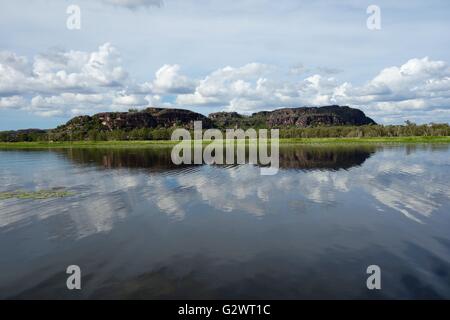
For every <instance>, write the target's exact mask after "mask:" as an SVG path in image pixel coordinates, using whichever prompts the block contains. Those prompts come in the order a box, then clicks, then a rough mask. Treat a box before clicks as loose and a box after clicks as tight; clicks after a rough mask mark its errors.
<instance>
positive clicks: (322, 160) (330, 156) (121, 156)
mask: <svg viewBox="0 0 450 320" xmlns="http://www.w3.org/2000/svg"><path fill="white" fill-rule="evenodd" d="M171 150H172V149H171V148H170V147H162V148H146V149H132V150H130V149H57V150H54V152H57V153H60V154H63V155H64V156H65V157H67V158H68V159H70V160H71V161H74V162H75V163H78V164H95V165H98V166H100V167H103V168H106V169H115V168H146V169H150V170H151V171H156V172H159V171H171V170H178V169H186V168H188V167H195V166H196V165H175V164H173V163H172V160H171V157H170V154H171ZM246 151H247V152H246V162H247V163H248V149H247V150H246ZM224 152H225V151H224ZM375 152H376V147H375V146H361V145H360V146H332V147H330V146H326V147H325V146H281V147H280V168H281V169H298V170H302V169H304V170H308V169H329V170H340V169H349V168H351V167H354V166H360V165H362V164H363V163H364V161H366V160H367V159H368V158H369V157H370V156H371V155H372V154H374V153H375ZM224 159H225V156H224Z"/></svg>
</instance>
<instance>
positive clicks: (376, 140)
mask: <svg viewBox="0 0 450 320" xmlns="http://www.w3.org/2000/svg"><path fill="white" fill-rule="evenodd" d="M279 141H280V145H289V144H294V145H315V144H318V145H321V144H337V145H339V144H424V143H425V144H434V143H441V144H442V143H444V144H445V143H450V136H437V137H436V136H433V137H430V136H411V137H373V138H285V139H280V140H279ZM179 142H180V141H172V140H133V141H128V140H119V141H72V142H69V141H61V142H0V149H21V148H25V149H38V148H51V149H53V148H146V147H148V148H156V147H171V146H174V145H176V144H178V143H179ZM209 142H210V140H202V143H203V144H208V143H209ZM237 142H238V143H243V142H244V140H237ZM250 142H252V143H253V141H250ZM250 142H249V141H248V140H246V143H250ZM269 142H270V141H269Z"/></svg>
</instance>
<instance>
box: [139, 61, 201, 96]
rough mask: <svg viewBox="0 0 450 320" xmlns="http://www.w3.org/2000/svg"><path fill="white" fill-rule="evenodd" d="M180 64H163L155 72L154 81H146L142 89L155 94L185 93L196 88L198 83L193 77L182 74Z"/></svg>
mask: <svg viewBox="0 0 450 320" xmlns="http://www.w3.org/2000/svg"><path fill="white" fill-rule="evenodd" d="M180 69H181V68H180V66H179V65H177V64H174V65H169V64H165V65H163V66H162V67H161V68H160V69H159V70H158V71H156V73H155V79H154V80H153V82H146V83H144V84H143V85H142V86H141V89H142V90H143V91H144V92H146V91H148V92H152V93H154V94H185V93H190V92H192V91H193V90H194V89H195V86H196V83H195V81H193V80H192V79H189V78H188V77H186V76H184V75H181V74H180Z"/></svg>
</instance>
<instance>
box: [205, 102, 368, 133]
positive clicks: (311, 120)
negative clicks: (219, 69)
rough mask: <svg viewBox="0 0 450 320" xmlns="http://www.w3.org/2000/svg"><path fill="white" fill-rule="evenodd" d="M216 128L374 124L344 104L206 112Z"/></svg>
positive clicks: (356, 110)
mask: <svg viewBox="0 0 450 320" xmlns="http://www.w3.org/2000/svg"><path fill="white" fill-rule="evenodd" d="M209 118H210V119H211V120H213V122H214V124H216V125H218V126H219V127H224V126H231V127H234V126H237V127H248V126H255V127H261V126H264V127H268V128H283V127H302V128H304V127H312V126H324V125H325V126H331V125H367V124H375V121H373V120H372V119H371V118H369V117H367V116H366V115H365V114H364V112H362V111H361V110H359V109H354V108H350V107H347V106H343V107H340V106H337V105H333V106H325V107H301V108H283V109H277V110H274V111H261V112H257V113H253V114H252V115H251V116H242V115H239V114H237V113H236V112H217V113H212V114H210V115H209Z"/></svg>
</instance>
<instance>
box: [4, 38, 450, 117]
mask: <svg viewBox="0 0 450 320" xmlns="http://www.w3.org/2000/svg"><path fill="white" fill-rule="evenodd" d="M305 70H308V69H307V68H305V67H304V66H303V65H298V66H297V67H295V68H294V69H292V68H291V69H290V70H282V69H280V68H278V67H276V66H272V65H267V64H263V63H256V62H253V63H248V64H245V65H243V66H240V67H232V66H227V67H223V68H219V69H217V70H215V71H212V72H210V73H209V74H207V75H206V76H204V77H203V78H200V79H198V78H197V79H194V78H191V77H189V76H187V75H185V74H183V73H182V72H181V66H180V65H177V64H165V65H163V66H162V67H160V68H159V69H158V70H157V71H156V72H155V74H154V76H153V77H152V78H150V79H149V80H148V81H146V82H142V83H139V82H138V81H136V80H135V79H133V78H132V77H130V76H129V75H128V72H127V71H126V70H125V68H124V67H123V66H122V59H121V55H120V53H119V51H118V50H117V49H116V48H115V47H114V46H112V45H111V44H109V43H105V44H103V45H101V46H99V47H98V49H97V50H94V51H93V52H85V51H75V50H70V51H60V50H57V51H52V52H49V53H45V54H40V55H37V56H35V57H33V58H32V59H29V58H27V57H23V56H19V55H17V54H15V53H14V52H7V51H2V52H0V108H2V109H6V108H16V109H24V110H27V111H29V112H32V113H35V114H38V115H41V116H73V115H78V114H83V113H87V114H91V113H94V112H100V111H108V110H116V111H124V110H128V109H129V108H145V107H147V106H169V107H170V106H171V107H181V108H188V109H190V108H200V109H201V108H202V107H210V108H215V109H216V110H229V111H237V112H242V113H251V112H256V111H260V110H271V109H275V108H281V107H298V106H320V105H329V104H340V105H349V106H353V107H358V108H361V109H362V110H363V111H365V112H366V113H367V114H368V115H369V116H371V117H373V118H375V120H377V121H379V122H384V123H390V122H395V123H399V122H400V123H401V122H403V121H404V120H406V119H409V120H413V121H417V122H430V121H435V122H439V121H441V122H442V121H449V120H450V108H449V106H450V67H449V66H448V64H447V63H446V62H444V61H436V60H432V59H430V58H428V57H424V58H414V59H411V60H409V61H407V62H406V63H404V64H402V65H400V66H392V67H387V68H385V69H383V70H381V71H380V72H379V73H378V74H376V75H374V77H373V78H372V79H370V80H369V81H367V82H366V83H364V84H362V85H357V86H355V85H353V84H352V83H350V82H343V81H340V80H339V79H337V78H336V75H335V74H336V73H337V72H338V70H334V69H329V70H328V69H324V70H322V72H313V73H311V72H310V70H316V71H318V69H317V68H316V69H310V70H308V72H306V71H305ZM289 71H290V72H289ZM168 101H170V102H168ZM197 110H198V109H197Z"/></svg>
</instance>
